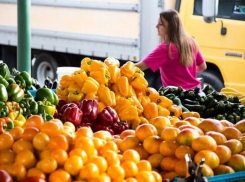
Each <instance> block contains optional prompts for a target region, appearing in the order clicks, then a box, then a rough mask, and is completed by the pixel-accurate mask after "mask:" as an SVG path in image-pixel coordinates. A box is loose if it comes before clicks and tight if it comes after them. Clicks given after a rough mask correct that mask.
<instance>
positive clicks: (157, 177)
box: [151, 171, 162, 182]
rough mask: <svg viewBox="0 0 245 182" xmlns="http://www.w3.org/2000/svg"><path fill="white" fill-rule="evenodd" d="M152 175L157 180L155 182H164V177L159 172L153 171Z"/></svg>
mask: <svg viewBox="0 0 245 182" xmlns="http://www.w3.org/2000/svg"><path fill="white" fill-rule="evenodd" d="M151 174H153V176H154V178H155V182H162V176H161V175H160V174H159V173H158V172H156V171H151Z"/></svg>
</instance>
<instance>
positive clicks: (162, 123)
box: [149, 116, 171, 136]
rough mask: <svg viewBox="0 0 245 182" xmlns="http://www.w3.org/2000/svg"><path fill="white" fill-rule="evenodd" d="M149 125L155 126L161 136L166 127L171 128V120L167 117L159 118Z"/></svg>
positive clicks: (152, 120)
mask: <svg viewBox="0 0 245 182" xmlns="http://www.w3.org/2000/svg"><path fill="white" fill-rule="evenodd" d="M149 123H150V124H152V125H154V126H155V127H156V129H157V134H158V135H159V136H160V135H161V132H162V129H163V128H164V127H166V126H171V122H170V120H169V119H168V118H167V117H165V116H157V117H155V118H152V119H150V120H149Z"/></svg>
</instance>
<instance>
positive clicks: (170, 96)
mask: <svg viewBox="0 0 245 182" xmlns="http://www.w3.org/2000/svg"><path fill="white" fill-rule="evenodd" d="M165 97H167V98H168V99H170V100H173V99H174V98H175V97H176V95H175V94H167V95H165Z"/></svg>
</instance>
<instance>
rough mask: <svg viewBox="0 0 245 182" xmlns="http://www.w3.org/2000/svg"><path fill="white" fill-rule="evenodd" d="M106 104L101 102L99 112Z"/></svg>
mask: <svg viewBox="0 0 245 182" xmlns="http://www.w3.org/2000/svg"><path fill="white" fill-rule="evenodd" d="M105 107H106V105H105V104H104V103H103V102H99V112H101V111H103V109H104V108H105Z"/></svg>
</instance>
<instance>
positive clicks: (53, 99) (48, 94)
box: [35, 86, 59, 105]
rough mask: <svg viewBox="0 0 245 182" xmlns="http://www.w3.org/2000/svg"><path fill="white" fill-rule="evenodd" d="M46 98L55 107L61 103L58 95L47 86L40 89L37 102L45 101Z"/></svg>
mask: <svg viewBox="0 0 245 182" xmlns="http://www.w3.org/2000/svg"><path fill="white" fill-rule="evenodd" d="M45 98H46V100H47V101H49V102H50V103H51V104H53V105H57V104H58V102H59V99H58V96H57V95H56V93H54V92H53V91H52V89H49V88H47V86H43V87H42V88H40V89H38V90H37V92H36V95H35V100H36V101H43V100H44V99H45Z"/></svg>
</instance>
